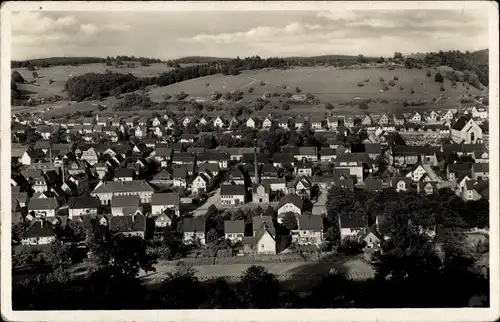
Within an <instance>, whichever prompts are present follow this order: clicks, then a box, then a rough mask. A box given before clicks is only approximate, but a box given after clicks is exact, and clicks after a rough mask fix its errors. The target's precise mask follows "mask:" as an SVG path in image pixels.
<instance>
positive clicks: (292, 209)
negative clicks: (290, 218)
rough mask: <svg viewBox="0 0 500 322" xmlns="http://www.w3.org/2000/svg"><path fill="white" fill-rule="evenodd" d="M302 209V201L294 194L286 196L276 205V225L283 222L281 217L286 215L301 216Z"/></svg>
mask: <svg viewBox="0 0 500 322" xmlns="http://www.w3.org/2000/svg"><path fill="white" fill-rule="evenodd" d="M303 208H304V201H303V200H302V198H301V197H299V196H298V195H296V194H292V193H291V194H287V195H286V196H284V197H283V198H281V200H280V202H279V204H278V207H277V209H278V223H280V224H281V223H282V222H283V217H284V216H285V214H286V213H293V214H297V215H300V214H302V209H303Z"/></svg>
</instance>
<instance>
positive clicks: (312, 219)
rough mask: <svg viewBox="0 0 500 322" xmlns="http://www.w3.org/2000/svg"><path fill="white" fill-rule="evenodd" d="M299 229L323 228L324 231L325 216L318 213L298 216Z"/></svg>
mask: <svg viewBox="0 0 500 322" xmlns="http://www.w3.org/2000/svg"><path fill="white" fill-rule="evenodd" d="M298 221H299V222H298V228H299V230H321V231H323V218H322V217H321V216H318V215H300V216H298Z"/></svg>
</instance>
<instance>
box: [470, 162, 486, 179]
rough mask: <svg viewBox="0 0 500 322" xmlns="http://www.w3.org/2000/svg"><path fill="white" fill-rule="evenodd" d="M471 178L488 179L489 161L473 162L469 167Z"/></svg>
mask: <svg viewBox="0 0 500 322" xmlns="http://www.w3.org/2000/svg"><path fill="white" fill-rule="evenodd" d="M471 175H472V180H488V179H489V177H490V164H489V163H473V164H472V168H471Z"/></svg>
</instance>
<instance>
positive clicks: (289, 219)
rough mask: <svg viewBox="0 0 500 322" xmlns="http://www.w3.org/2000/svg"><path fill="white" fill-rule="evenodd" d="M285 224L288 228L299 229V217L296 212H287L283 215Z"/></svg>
mask: <svg viewBox="0 0 500 322" xmlns="http://www.w3.org/2000/svg"><path fill="white" fill-rule="evenodd" d="M283 226H285V227H286V228H288V229H289V230H295V229H297V218H296V217H295V214H294V213H292V212H287V213H286V214H285V216H284V217H283Z"/></svg>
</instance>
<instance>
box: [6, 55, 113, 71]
mask: <svg viewBox="0 0 500 322" xmlns="http://www.w3.org/2000/svg"><path fill="white" fill-rule="evenodd" d="M104 62H106V59H105V58H100V57H48V58H36V59H28V60H13V61H11V68H21V67H28V66H40V67H49V66H65V65H81V64H95V63H104Z"/></svg>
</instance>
